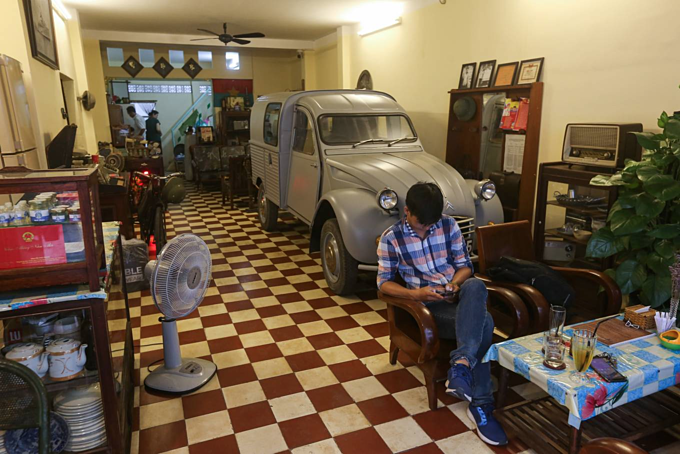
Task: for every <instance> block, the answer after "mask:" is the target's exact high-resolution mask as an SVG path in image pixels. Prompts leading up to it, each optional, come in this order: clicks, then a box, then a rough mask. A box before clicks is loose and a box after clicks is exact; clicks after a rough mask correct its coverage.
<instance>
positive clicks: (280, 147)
mask: <svg viewBox="0 0 680 454" xmlns="http://www.w3.org/2000/svg"><path fill="white" fill-rule="evenodd" d="M250 128H251V139H250V153H251V159H252V177H253V183H254V184H255V185H256V186H257V187H258V188H259V191H258V214H259V218H260V223H261V224H262V227H263V228H264V230H266V231H273V230H275V229H276V225H277V219H278V210H279V209H281V210H285V211H288V212H290V213H292V214H293V215H294V216H296V217H297V218H298V219H300V221H302V222H304V223H305V224H307V225H309V227H310V232H311V240H310V252H315V251H321V262H322V268H323V272H324V276H325V278H326V281H327V282H328V286H329V287H330V288H331V289H332V290H333V291H334V292H335V293H336V294H339V295H344V294H348V293H352V291H353V289H354V287H355V284H356V281H357V273H358V270H362V269H363V270H375V269H377V261H378V257H377V252H376V251H377V247H376V243H377V239H378V238H379V237H380V235H381V234H382V233H383V232H384V231H385V229H387V228H388V227H389V226H391V225H392V224H394V223H395V222H396V221H398V220H399V218H400V216H402V215H403V210H404V199H405V197H406V192H407V191H408V188H409V187H410V186H411V185H413V184H414V183H417V182H419V181H430V182H435V183H436V184H437V185H439V187H440V188H441V190H442V193H443V194H444V197H445V201H444V206H445V209H444V213H445V214H448V215H451V216H453V217H455V218H456V219H457V221H458V224H459V226H460V228H461V230H462V232H463V234H464V236H465V238H466V241H467V243H468V250H470V251H471V252H473V251H474V228H475V225H485V224H487V223H489V222H494V223H499V222H503V214H502V207H501V203H500V201H499V200H498V197H494V196H495V192H496V189H495V187H494V185H493V183H492V182H491V181H489V180H485V181H475V180H464V179H463V178H462V177H461V176H460V174H459V173H458V172H457V171H456V170H455V169H454V168H453V167H451V166H449V165H448V164H446V163H445V162H443V161H441V160H440V159H437V158H436V157H434V156H432V155H430V154H428V153H426V152H425V150H424V149H423V146H422V145H421V143H420V140H419V139H418V136H417V134H416V131H415V129H414V128H413V124H412V122H411V120H410V119H409V117H408V115H407V114H406V112H405V111H404V109H403V108H402V107H401V106H400V105H399V104H398V103H397V102H396V101H395V100H394V98H392V97H391V96H390V95H388V94H385V93H381V92H375V91H365V90H330V91H308V92H290V93H275V94H271V95H266V96H260V97H259V98H257V100H256V102H255V105H254V106H253V110H252V114H251V121H250Z"/></svg>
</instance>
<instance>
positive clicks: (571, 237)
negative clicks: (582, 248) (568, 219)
mask: <svg viewBox="0 0 680 454" xmlns="http://www.w3.org/2000/svg"><path fill="white" fill-rule="evenodd" d="M545 236H556V237H559V238H564V239H565V240H569V241H572V242H574V243H577V244H584V245H585V244H588V240H590V238H588V240H579V239H578V238H576V237H575V236H574V235H567V234H565V233H560V232H558V231H557V229H546V230H545Z"/></svg>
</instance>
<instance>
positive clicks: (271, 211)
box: [257, 184, 279, 232]
mask: <svg viewBox="0 0 680 454" xmlns="http://www.w3.org/2000/svg"><path fill="white" fill-rule="evenodd" d="M257 217H258V218H259V219H260V225H261V226H262V229H263V230H264V231H266V232H274V231H275V230H276V224H277V221H278V217H279V207H277V206H276V205H275V204H274V203H272V201H271V200H269V199H268V198H267V196H265V193H264V184H261V185H260V188H259V189H258V191H257Z"/></svg>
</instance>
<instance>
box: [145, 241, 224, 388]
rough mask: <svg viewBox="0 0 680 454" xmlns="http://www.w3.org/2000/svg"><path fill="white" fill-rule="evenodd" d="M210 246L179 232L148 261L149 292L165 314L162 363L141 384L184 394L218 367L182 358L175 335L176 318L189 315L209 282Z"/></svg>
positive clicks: (207, 379) (163, 320) (176, 335)
mask: <svg viewBox="0 0 680 454" xmlns="http://www.w3.org/2000/svg"><path fill="white" fill-rule="evenodd" d="M210 268H211V260H210V249H208V246H207V245H206V244H205V242H204V241H203V240H202V239H201V238H199V237H198V236H196V235H192V234H189V233H185V234H182V235H179V236H177V237H175V238H173V239H172V240H170V241H168V243H167V244H166V245H165V246H164V247H163V250H161V253H160V254H159V255H158V258H157V260H152V261H150V262H149V263H148V264H147V266H146V268H145V270H144V274H145V275H146V276H147V277H148V278H149V280H150V281H151V294H152V296H153V301H154V303H155V304H156V307H157V308H158V310H159V311H161V313H162V314H163V315H164V316H163V317H161V318H160V321H161V322H162V323H163V360H164V364H163V365H162V366H159V367H157V368H156V369H154V370H153V372H151V373H150V374H149V375H148V376H147V377H146V380H144V384H145V385H146V386H147V387H149V388H151V389H155V390H158V391H163V392H169V393H187V392H191V391H194V390H196V389H198V388H200V387H201V386H203V385H205V384H206V383H207V382H208V381H209V380H210V379H211V378H212V376H213V375H215V372H216V371H217V366H216V365H215V364H214V363H212V362H210V361H205V360H202V359H196V358H182V356H181V354H180V349H179V336H178V334H177V322H176V320H177V319H178V318H182V317H184V316H186V315H189V314H190V313H191V312H193V311H194V309H196V308H197V307H198V305H199V304H201V301H203V297H204V296H205V292H206V291H207V290H208V285H209V284H210Z"/></svg>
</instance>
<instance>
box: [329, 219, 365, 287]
mask: <svg viewBox="0 0 680 454" xmlns="http://www.w3.org/2000/svg"><path fill="white" fill-rule="evenodd" d="M321 264H322V265H323V275H324V277H325V278H326V282H327V283H328V287H329V288H330V289H331V290H333V292H335V293H336V294H337V295H347V294H349V293H353V292H354V287H355V286H356V283H357V272H358V270H359V264H358V263H357V261H356V260H355V259H354V257H352V256H351V255H350V253H349V252H348V251H347V248H346V247H345V243H344V241H343V240H342V234H341V233H340V226H339V225H338V221H337V219H329V220H327V221H326V222H325V223H324V225H323V228H322V229H321Z"/></svg>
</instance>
